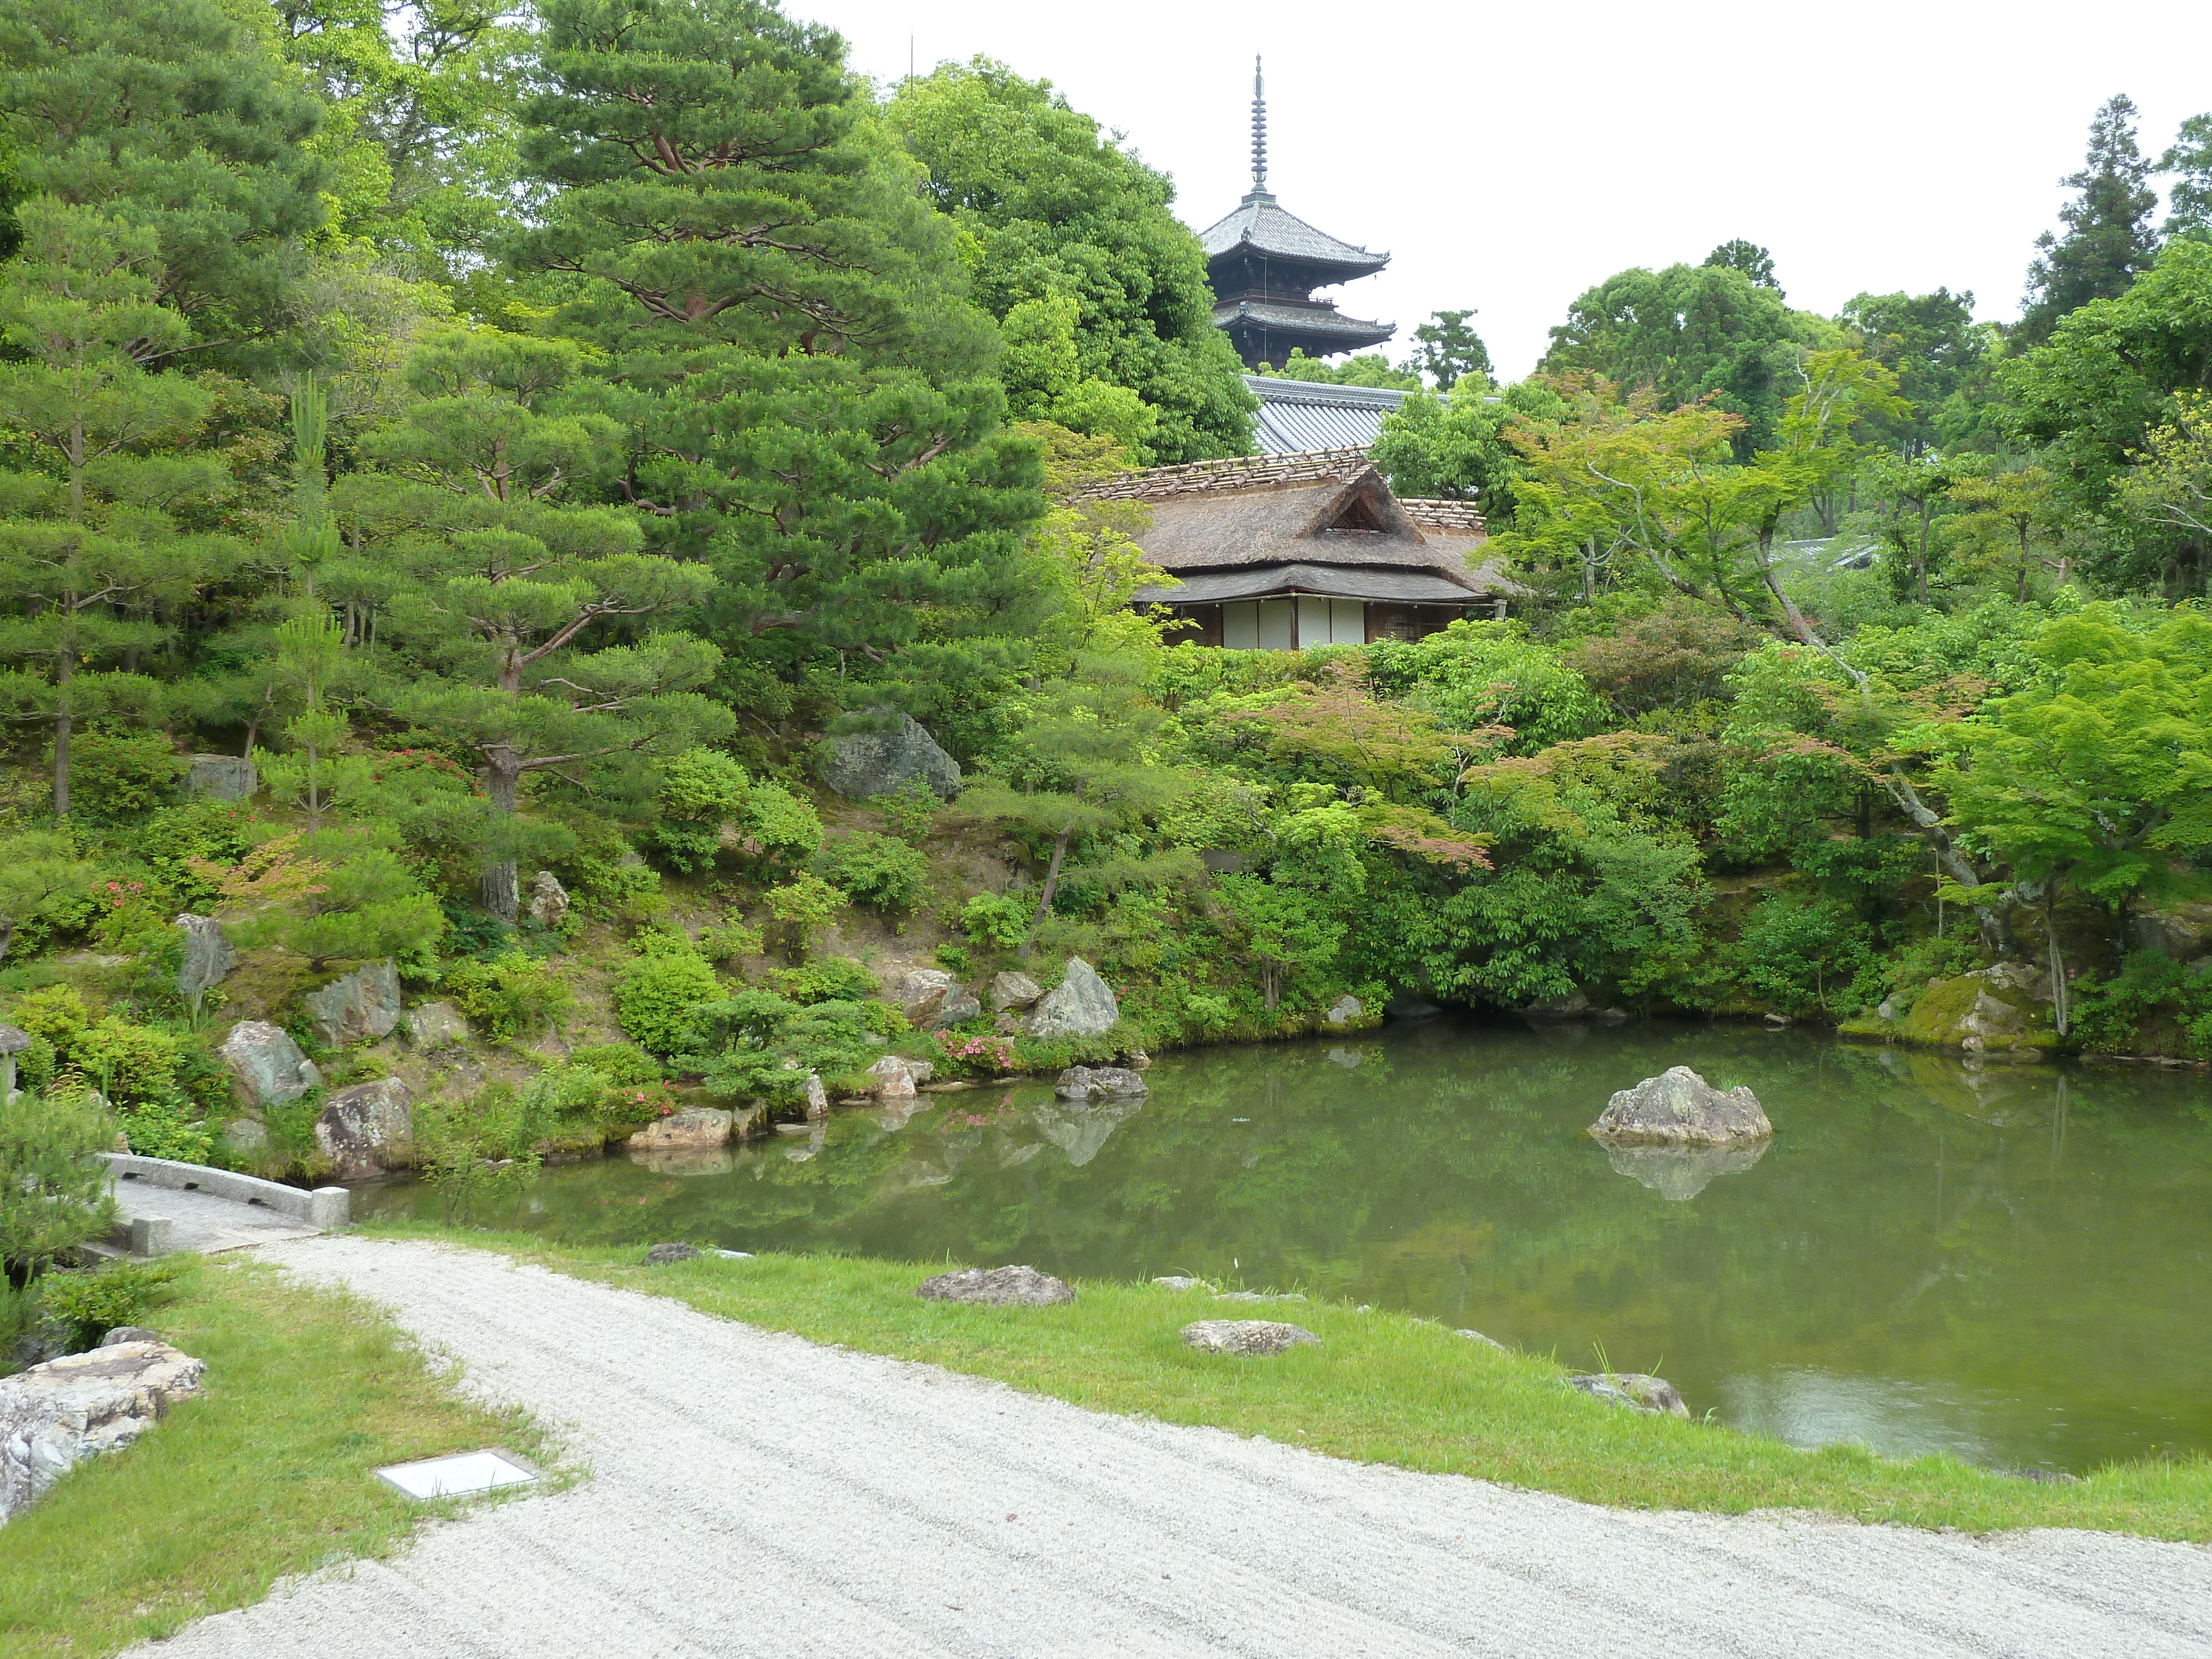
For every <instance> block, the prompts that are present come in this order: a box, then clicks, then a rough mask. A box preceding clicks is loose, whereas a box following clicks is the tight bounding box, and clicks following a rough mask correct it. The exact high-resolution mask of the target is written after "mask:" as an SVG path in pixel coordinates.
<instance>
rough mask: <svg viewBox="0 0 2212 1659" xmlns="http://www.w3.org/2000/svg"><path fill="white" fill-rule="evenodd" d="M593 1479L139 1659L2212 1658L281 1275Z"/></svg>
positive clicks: (814, 1361)
mask: <svg viewBox="0 0 2212 1659" xmlns="http://www.w3.org/2000/svg"><path fill="white" fill-rule="evenodd" d="M266 1253H267V1254H268V1255H270V1257H272V1258H273V1259H275V1260H277V1261H282V1262H284V1263H286V1264H288V1265H289V1266H290V1267H293V1268H295V1270H297V1271H299V1272H300V1273H303V1274H306V1275H308V1276H310V1277H313V1278H315V1279H324V1280H329V1281H335V1282H341V1283H343V1284H345V1285H349V1286H350V1287H351V1288H353V1289H355V1290H356V1291H360V1292H362V1293H363V1294H364V1295H367V1296H369V1297H374V1298H375V1299H376V1300H378V1301H380V1302H382V1303H385V1304H388V1305H390V1306H391V1307H392V1309H394V1310H396V1312H397V1314H398V1317H399V1319H400V1320H401V1322H403V1323H404V1325H406V1327H407V1328H409V1329H410V1330H412V1331H414V1332H416V1334H419V1335H420V1336H421V1337H422V1338H423V1339H424V1340H426V1341H428V1343H430V1344H432V1345H434V1346H436V1347H439V1348H442V1349H444V1350H446V1351H447V1352H451V1353H452V1354H453V1355H454V1356H456V1357H458V1358H460V1359H461V1360H463V1361H464V1362H465V1364H466V1365H467V1368H468V1375H469V1377H470V1380H471V1386H472V1387H474V1388H475V1389H477V1390H478V1391H480V1392H481V1394H482V1395H483V1396H484V1397H486V1398H488V1399H491V1400H495V1401H501V1402H519V1403H520V1404H521V1405H523V1406H526V1407H528V1408H529V1409H530V1410H531V1411H532V1412H533V1413H537V1414H538V1417H539V1418H540V1419H541V1420H542V1421H544V1422H546V1423H548V1424H549V1425H556V1426H557V1427H558V1428H559V1430H560V1431H562V1432H563V1433H565V1434H566V1435H567V1436H568V1443H569V1446H570V1448H571V1450H572V1453H573V1454H574V1455H575V1456H576V1457H577V1458H578V1459H579V1460H580V1462H582V1463H583V1464H585V1465H586V1467H587V1468H589V1470H590V1472H591V1474H590V1478H589V1479H588V1480H585V1481H583V1482H581V1483H580V1484H579V1485H577V1486H573V1487H571V1488H570V1489H569V1490H568V1491H566V1492H560V1493H558V1494H556V1495H554V1496H550V1497H544V1498H523V1499H520V1500H516V1501H513V1502H510V1503H507V1504H501V1505H495V1506H491V1507H489V1508H487V1509H484V1510H480V1511H477V1512H476V1513H474V1514H472V1515H470V1516H467V1517H466V1518H465V1519H462V1520H459V1521H457V1522H452V1523H450V1524H447V1525H442V1526H440V1527H437V1528H434V1529H432V1530H431V1531H429V1532H428V1533H427V1534H424V1535H423V1537H422V1539H421V1540H420V1541H418V1542H417V1543H416V1545H415V1546H414V1547H412V1548H411V1549H410V1550H408V1551H407V1552H406V1553H404V1554H402V1555H401V1556H399V1557H398V1559H394V1560H392V1561H389V1562H384V1563H369V1564H362V1565H353V1566H349V1567H343V1568H338V1569H333V1570H331V1571H327V1572H325V1573H321V1574H318V1575H315V1576H313V1577H309V1578H307V1579H304V1580H301V1581H297V1582H295V1583H291V1584H289V1585H287V1586H284V1587H281V1588H280V1589H279V1590H278V1592H277V1594H276V1595H274V1596H273V1597H271V1598H270V1600H269V1601H265V1602H264V1603H263V1604H261V1605H260V1606H258V1607H250V1608H246V1609H245V1610H243V1611H241V1612H238V1613H224V1614H222V1615H220V1616H218V1617H216V1618H212V1619H208V1620H203V1621H201V1622H200V1623H198V1624H197V1625H195V1626H191V1627H189V1628H187V1629H186V1630H185V1631H184V1632H182V1633H180V1634H179V1635H178V1636H177V1637H175V1638H173V1639H171V1640H170V1641H168V1642H166V1643H164V1644H161V1646H160V1648H159V1649H158V1650H150V1649H149V1650H141V1651H143V1652H148V1653H152V1652H158V1653H159V1654H160V1655H161V1659H191V1656H203V1655H237V1656H241V1659H244V1656H252V1659H276V1656H284V1655H299V1656H301V1659H352V1656H362V1659H371V1656H377V1659H381V1656H387V1655H399V1654H410V1655H416V1654H437V1655H450V1656H533V1659H534V1656H568V1655H574V1656H577V1659H630V1656H644V1655H716V1656H724V1655H748V1656H750V1655H760V1656H764V1659H767V1656H773V1659H796V1656H801V1655H825V1656H836V1659H860V1656H870V1655H878V1654H880V1655H885V1656H898V1659H927V1656H936V1655H962V1656H968V1655H994V1656H995V1655H1005V1656H1009V1659H1016V1656H1018V1659H1041V1656H1047V1655H1071V1654H1085V1655H1091V1654H1096V1655H1113V1656H1116V1659H1122V1656H1142V1655H1201V1654H1203V1655H1213V1654H1220V1655H1232V1654H1233V1655H1249V1656H1260V1655H1285V1656H1291V1655H1296V1656H1327V1659H1350V1656H1355V1655H1374V1656H1378V1659H1410V1656H1427V1655H1443V1654H1450V1655H1468V1654H1496V1655H1501V1656H1506V1655H1510V1656H1514V1659H1540V1656H1550V1655H1561V1656H1566V1655H1573V1656H1583V1655H1588V1656H1605V1659H1618V1656H1620V1655H1623V1654H1629V1653H1652V1654H1665V1655H1682V1656H1705V1655H1720V1654H1741V1655H1747V1656H1759V1659H1771V1656H1776V1655H1792V1656H1796V1655H1830V1654H1832V1655H1838V1656H1843V1655H1848V1656H1852V1659H1875V1656H1886V1655H1911V1656H1915V1659H1926V1656H1943V1655H1953V1654H1976V1655H1988V1654H2004V1655H2052V1656H2061V1655H2063V1656H2065V1659H2088V1656H2093V1655H2101V1654H2112V1655H2124V1656H2126V1659H2163V1656H2168V1655H2172V1656H2177V1659H2178V1656H2184V1655H2186V1656H2190V1659H2203V1656H2204V1655H2206V1654H2207V1653H2212V1551H2208V1550H2204V1549H2200V1548H2197V1547H2191V1546H2186V1545H2172V1544H2156V1543H2149V1542H2144V1541H2136V1540H2130V1539H2123V1538H2115V1537H2110V1536H2105V1535H2100V1534H2086V1533H2057V1532H2045V1533H2037V1534H2027V1535H2025V1536H2011V1537H2004V1538H2000V1539H1997V1540H1996V1541H1990V1542H1982V1541H1976V1540H1973V1539H1970V1538H1966V1537H1961V1536H1956V1535H1946V1534H1929V1533H1919V1532H1911V1531H1906V1530H1904V1529H1901V1528H1887V1527H1859V1526H1853V1525H1850V1524H1848V1523H1845V1522H1832V1521H1822V1520H1818V1519H1812V1518H1807V1517H1802V1516H1790V1517H1787V1518H1778V1517H1776V1516H1753V1517H1740V1518H1724V1517H1720V1516H1700V1515H1688V1514H1646V1513H1631V1512H1620V1511H1614V1510H1604V1509H1600V1508H1595V1507H1593V1506H1590V1505H1589V1504H1577V1503H1574V1502H1571V1501H1569V1500H1568V1499H1565V1498H1553V1497H1547V1496H1544V1495H1541V1494H1535V1493H1529V1492H1514V1491H1509V1490H1506V1489H1504V1488H1501V1487H1498V1486H1489V1485H1486V1484H1485V1483H1483V1482H1480V1481H1475V1480H1463V1479H1461V1478H1458V1477H1456V1476H1449V1475H1425V1474H1407V1473H1406V1472H1404V1471H1401V1470H1396V1469H1389V1468H1374V1467H1366V1466H1360V1465H1355V1464H1350V1463H1344V1462H1334V1461H1331V1460H1329V1459H1326V1458H1322V1457H1319V1456H1315V1455H1310V1454H1308V1453H1305V1452H1301V1451H1298V1450H1296V1449H1291V1448H1287V1447H1283V1446H1277V1445H1273V1444H1268V1443H1262V1442H1253V1441H1246V1440H1240V1439H1237V1438H1236V1437H1232V1436H1230V1435H1227V1434H1223V1433H1219V1432H1216V1431H1209V1430H1195V1429H1184V1428H1171V1427H1164V1426H1162V1425H1156V1424H1149V1423H1145V1422H1139V1421H1134V1420H1130V1419H1121V1418H1114V1417H1105V1416H1099V1415H1096V1414H1093V1413H1086V1412H1083V1411H1079V1410H1077V1409H1075V1408H1074V1407H1070V1406H1066V1405H1062V1404H1060V1403H1058V1402H1056V1401H1048V1400H1040V1399H1036V1398H1033V1397H1030V1396H1028V1395H1020V1394H1017V1393H1015V1392H1013V1391H1012V1390H1011V1389H1005V1388H1002V1387H1000V1386H998V1385H996V1384H994V1383H981V1382H977V1381H975V1380H973V1379H969V1378H965V1377H960V1376H952V1375H951V1374H949V1373H946V1372H944V1371H940V1370H934V1369H932V1368H930V1367H927V1366H921V1365H911V1364H902V1363H899V1362H896V1361H893V1360H887V1359H881V1358H872V1357H870V1356H866V1355H862V1354H855V1353H849V1352H842V1351H840V1350H836V1349H833V1348H824V1347H819V1346H814V1345H812V1344H810V1343H806V1342H804V1341H801V1340H798V1339H796V1338H793V1337H788V1336H781V1335H775V1334H768V1333H764V1332H761V1331H758V1330H755V1329H753V1328H750V1327H748V1326H744V1325H738V1324H732V1323H729V1322H724V1321H720V1320H715V1319H711V1318H708V1317H707V1316H703V1315H702V1314H698V1313H695V1312H693V1311H691V1310H690V1309H688V1308H685V1307H684V1306H682V1305H681V1304H678V1303H675V1302H672V1301H667V1300H664V1299H660V1298H658V1297H646V1296H641V1295H635V1294H632V1293H629V1292H626V1291H617V1290H611V1289H608V1288H606V1287H605V1286H601V1285H589V1284H586V1283H583V1282H581V1281H580V1280H577V1279H568V1278H564V1277H562V1276H560V1275H558V1274H556V1273H547V1272H544V1271H542V1270H540V1269H538V1268H534V1267H512V1266H510V1265H509V1264H508V1263H507V1261H505V1260H504V1259H503V1258H501V1257H498V1256H495V1255H487V1254H483V1253H481V1252H476V1251H470V1250H462V1249H450V1248H447V1247H442V1246H438V1245H430V1244H420V1243H379V1242H374V1241H370V1240H363V1239H354V1238H343V1237H340V1238H322V1239H313V1240H308V1241H306V1242H303V1243H288V1244H276V1245H272V1246H270V1247H268V1249H267V1252H266Z"/></svg>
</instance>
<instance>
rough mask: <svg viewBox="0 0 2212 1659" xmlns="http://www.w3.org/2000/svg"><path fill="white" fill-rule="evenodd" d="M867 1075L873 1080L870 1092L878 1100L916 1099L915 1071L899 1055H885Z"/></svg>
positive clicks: (870, 1067)
mask: <svg viewBox="0 0 2212 1659" xmlns="http://www.w3.org/2000/svg"><path fill="white" fill-rule="evenodd" d="M867 1075H868V1077H869V1078H870V1079H872V1080H873V1086H872V1088H871V1089H870V1090H869V1092H870V1093H871V1094H872V1095H874V1096H875V1097H876V1098H877V1099H878V1100H912V1099H913V1098H914V1070H913V1068H912V1067H911V1066H908V1064H907V1063H906V1061H905V1060H902V1059H900V1058H899V1056H898V1055H896V1054H885V1055H884V1057H883V1058H882V1059H881V1060H878V1061H877V1062H876V1063H875V1064H874V1065H872V1066H869V1067H868V1070H867Z"/></svg>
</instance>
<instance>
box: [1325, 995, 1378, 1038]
mask: <svg viewBox="0 0 2212 1659" xmlns="http://www.w3.org/2000/svg"><path fill="white" fill-rule="evenodd" d="M1365 1012H1367V1010H1366V1007H1365V1006H1364V1004H1362V1003H1361V1002H1360V1000H1359V999H1358V997H1356V996H1353V995H1352V994H1351V993H1349V992H1346V994H1344V995H1342V996H1340V997H1339V998H1338V999H1337V1000H1335V1001H1334V1002H1332V1003H1330V1004H1329V1005H1328V1012H1325V1013H1323V1014H1322V1017H1321V1020H1322V1024H1324V1025H1328V1026H1331V1027H1333V1028H1335V1029H1338V1030H1341V1029H1342V1028H1344V1027H1345V1026H1347V1025H1357V1024H1359V1017H1360V1016H1361V1015H1362V1014H1364V1013H1365Z"/></svg>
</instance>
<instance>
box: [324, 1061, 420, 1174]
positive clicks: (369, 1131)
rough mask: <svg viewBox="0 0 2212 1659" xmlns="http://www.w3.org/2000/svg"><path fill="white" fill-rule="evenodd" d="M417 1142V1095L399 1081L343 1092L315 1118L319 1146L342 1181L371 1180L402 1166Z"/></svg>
mask: <svg viewBox="0 0 2212 1659" xmlns="http://www.w3.org/2000/svg"><path fill="white" fill-rule="evenodd" d="M414 1141H415V1095H414V1091H412V1090H410V1088H408V1086H407V1085H406V1084H405V1082H404V1081H403V1080H402V1079H398V1078H396V1077H386V1078H379V1079H377V1080H376V1081H375V1082H374V1083H356V1084H355V1085H353V1087H352V1088H350V1089H341V1090H339V1091H337V1093H336V1094H334V1095H332V1096H331V1097H330V1099H329V1100H328V1101H326V1102H325V1103H324V1105H323V1109H322V1111H321V1112H320V1113H319V1114H318V1115H317V1116H316V1118H315V1145H316V1146H319V1147H320V1148H321V1149H322V1151H323V1154H324V1156H325V1157H326V1158H329V1159H330V1160H331V1164H332V1165H333V1166H334V1167H333V1170H332V1173H333V1174H334V1175H336V1176H337V1178H338V1179H339V1180H340V1181H367V1180H370V1179H372V1178H373V1177H374V1176H380V1175H383V1174H385V1173H386V1171H388V1170H397V1169H400V1168H403V1167H404V1166H405V1165H406V1164H408V1163H409V1162H410V1158H411V1153H412V1151H413V1146H414Z"/></svg>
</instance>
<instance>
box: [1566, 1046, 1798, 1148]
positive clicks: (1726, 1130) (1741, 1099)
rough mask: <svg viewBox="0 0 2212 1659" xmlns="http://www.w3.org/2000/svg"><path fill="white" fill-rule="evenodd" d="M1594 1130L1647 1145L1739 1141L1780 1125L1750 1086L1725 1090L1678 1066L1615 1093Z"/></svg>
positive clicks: (1599, 1135) (1598, 1134) (1737, 1143)
mask: <svg viewBox="0 0 2212 1659" xmlns="http://www.w3.org/2000/svg"><path fill="white" fill-rule="evenodd" d="M1589 1132H1590V1133H1592V1134H1594V1135H1595V1136H1596V1137H1597V1138H1598V1139H1601V1140H1619V1141H1626V1142H1631V1143H1640V1144H1643V1145H1646V1146H1741V1145H1747V1144H1748V1143H1750V1142H1752V1141H1754V1140H1765V1139H1767V1138H1768V1137H1770V1136H1771V1135H1772V1134H1773V1133H1774V1126H1773V1125H1772V1124H1771V1123H1769V1122H1768V1121H1766V1114H1765V1111H1763V1110H1761V1109H1760V1108H1759V1097H1757V1096H1756V1095H1754V1094H1753V1093H1752V1091H1750V1090H1748V1089H1745V1088H1741V1087H1739V1088H1735V1089H1730V1090H1729V1091H1726V1092H1725V1093H1723V1091H1720V1090H1718V1089H1716V1088H1714V1087H1713V1085H1711V1084H1710V1083H1708V1082H1706V1081H1705V1079H1703V1078H1701V1077H1699V1075H1698V1074H1697V1073H1695V1072H1693V1071H1692V1070H1691V1069H1690V1068H1689V1067H1688V1066H1669V1067H1668V1069H1667V1070H1666V1071H1664V1072H1662V1073H1660V1074H1659V1075H1658V1076H1657V1077H1647V1078H1645V1079H1644V1081H1643V1082H1641V1083H1639V1084H1638V1085H1636V1086H1635V1087H1634V1088H1633V1089H1623V1090H1622V1091H1620V1093H1619V1094H1616V1095H1615V1096H1613V1098H1612V1099H1611V1100H1610V1101H1608V1102H1607V1103H1606V1109H1605V1110H1604V1111H1603V1112H1601V1114H1599V1115H1598V1120H1597V1121H1596V1122H1595V1123H1593V1124H1591V1125H1590V1127H1589Z"/></svg>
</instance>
